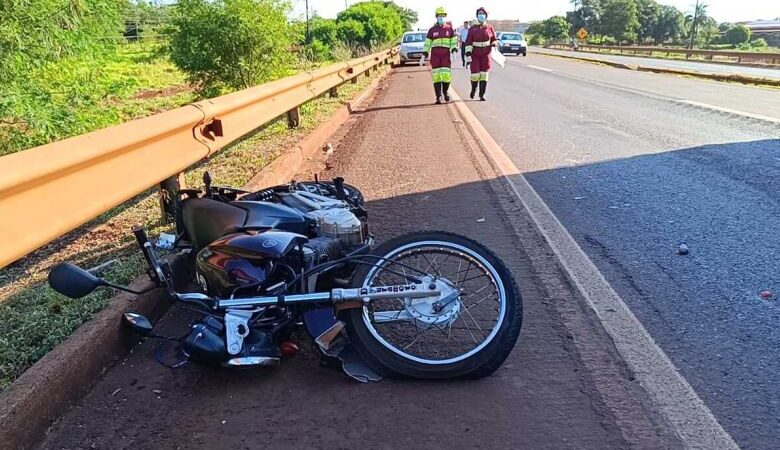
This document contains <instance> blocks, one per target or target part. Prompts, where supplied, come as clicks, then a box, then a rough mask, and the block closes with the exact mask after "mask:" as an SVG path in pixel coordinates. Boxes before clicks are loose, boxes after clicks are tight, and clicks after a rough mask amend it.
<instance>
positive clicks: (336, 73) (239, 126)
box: [0, 49, 398, 268]
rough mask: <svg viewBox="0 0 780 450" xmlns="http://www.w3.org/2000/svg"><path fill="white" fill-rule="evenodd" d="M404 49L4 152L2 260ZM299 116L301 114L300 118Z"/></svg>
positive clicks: (51, 237) (1, 168)
mask: <svg viewBox="0 0 780 450" xmlns="http://www.w3.org/2000/svg"><path fill="white" fill-rule="evenodd" d="M397 53H398V50H397V49H391V50H386V51H382V52H379V53H375V54H373V55H369V56H366V57H363V58H357V59H353V60H351V61H349V62H345V63H339V64H334V65H331V66H328V67H324V68H322V69H319V70H316V71H313V72H304V73H300V74H298V75H295V76H292V77H288V78H284V79H281V80H277V81H273V82H270V83H266V84H263V85H260V86H256V87H253V88H249V89H245V90H242V91H239V92H235V93H232V94H228V95H224V96H221V97H216V98H212V99H209V100H204V101H201V102H198V103H193V104H190V105H187V106H183V107H180V108H177V109H173V110H170V111H167V112H163V113H160V114H155V115H153V116H149V117H146V118H143V119H138V120H134V121H131V122H126V123H123V124H121V125H117V126H113V127H109V128H105V129H102V130H98V131H94V132H92V133H87V134H84V135H81V136H76V137H72V138H69V139H65V140H62V141H58V142H54V143H51V144H46V145H42V146H40V147H35V148H31V149H29V150H25V151H23V152H19V153H15V154H11V155H7V156H3V157H1V158H0V174H2V175H1V176H0V236H2V244H1V245H0V268H2V267H5V266H6V265H8V264H10V263H12V262H14V261H15V260H17V259H19V258H21V257H23V256H25V255H27V254H28V253H30V252H31V251H33V250H35V249H37V248H39V247H41V246H43V245H45V244H47V243H48V242H51V241H52V240H54V239H56V238H58V237H60V236H62V235H63V234H65V233H67V232H69V231H71V230H73V229H75V228H78V227H79V226H81V225H83V224H84V223H86V222H88V221H90V220H92V219H93V218H95V217H97V216H98V215H100V214H101V213H103V212H105V211H108V210H109V209H111V208H113V207H115V206H117V205H119V204H121V203H123V202H125V201H127V200H129V199H131V198H133V197H134V196H135V195H138V194H139V193H141V192H143V191H145V190H146V189H149V188H150V187H153V186H155V185H156V184H158V183H160V182H162V181H163V180H166V179H168V178H170V177H173V176H176V175H177V174H179V173H180V172H182V171H184V170H185V169H186V168H188V167H190V166H192V165H193V164H196V163H198V162H200V161H201V160H203V159H204V158H207V157H208V156H210V155H212V154H213V153H215V152H217V151H219V150H220V149H222V148H223V147H224V146H226V145H228V144H230V143H232V142H234V141H236V140H237V139H239V138H240V137H241V136H244V135H245V134H247V133H249V132H250V131H252V130H255V129H257V128H259V127H261V126H263V125H265V124H267V123H268V122H270V121H272V120H274V119H276V118H278V117H280V116H282V115H284V114H285V113H288V112H291V111H292V112H296V113H295V114H293V115H292V116H293V117H294V118H297V110H298V107H299V106H300V105H302V104H304V103H306V102H308V101H310V100H312V99H314V98H316V97H318V96H320V95H322V94H323V93H326V92H328V91H330V90H332V89H334V88H336V87H338V86H339V85H341V84H343V83H344V82H346V81H349V80H352V79H354V78H356V77H357V76H359V75H360V74H362V73H365V72H367V71H369V70H370V69H372V68H376V67H378V66H379V65H381V64H386V63H388V62H389V61H390V60H392V59H394V58H395V57H396V55H397ZM296 120H297V119H296Z"/></svg>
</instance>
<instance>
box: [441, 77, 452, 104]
mask: <svg viewBox="0 0 780 450" xmlns="http://www.w3.org/2000/svg"><path fill="white" fill-rule="evenodd" d="M442 88H443V89H442V93H443V94H444V101H445V102H449V101H450V84H449V83H447V82H444V83H442Z"/></svg>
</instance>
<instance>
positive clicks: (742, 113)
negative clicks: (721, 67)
mask: <svg viewBox="0 0 780 450" xmlns="http://www.w3.org/2000/svg"><path fill="white" fill-rule="evenodd" d="M677 103H682V104H685V105H691V106H697V107H699V108H705V109H711V110H713V111H718V112H724V113H727V114H734V115H737V116H743V117H749V118H751V119H756V120H763V121H766V122H772V123H777V124H780V119H777V118H774V117H770V116H763V115H761V114H753V113H749V112H745V111H738V110H736V109H730V108H723V107H721V106H715V105H710V104H708V103H701V102H696V101H693V100H677Z"/></svg>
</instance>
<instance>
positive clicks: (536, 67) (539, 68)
mask: <svg viewBox="0 0 780 450" xmlns="http://www.w3.org/2000/svg"><path fill="white" fill-rule="evenodd" d="M526 67H530V68H532V69H536V70H541V71H542V72H552V70H550V69H545V68H544V67H538V66H533V65H531V64H526Z"/></svg>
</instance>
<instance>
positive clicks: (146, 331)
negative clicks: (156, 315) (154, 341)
mask: <svg viewBox="0 0 780 450" xmlns="http://www.w3.org/2000/svg"><path fill="white" fill-rule="evenodd" d="M124 319H125V323H127V324H128V325H130V328H132V329H133V331H135V332H136V333H138V334H140V335H141V336H149V335H150V334H151V333H152V328H154V326H153V325H152V322H150V321H149V319H147V318H146V317H144V316H142V315H140V314H137V313H133V312H126V313H125V314H124Z"/></svg>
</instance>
